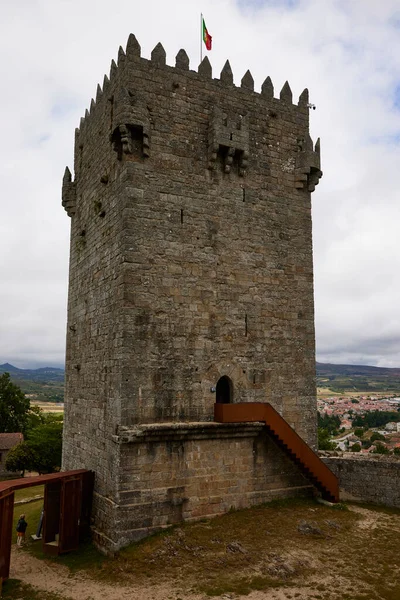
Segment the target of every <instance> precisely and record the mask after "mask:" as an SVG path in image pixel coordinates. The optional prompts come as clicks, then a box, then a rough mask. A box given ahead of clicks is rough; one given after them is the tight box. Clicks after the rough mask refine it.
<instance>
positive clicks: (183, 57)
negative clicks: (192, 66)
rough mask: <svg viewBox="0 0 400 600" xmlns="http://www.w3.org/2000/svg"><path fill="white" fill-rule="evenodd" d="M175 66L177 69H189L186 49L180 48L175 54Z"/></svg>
mask: <svg viewBox="0 0 400 600" xmlns="http://www.w3.org/2000/svg"><path fill="white" fill-rule="evenodd" d="M175 66H176V67H177V68H178V69H182V70H183V71H188V70H189V57H188V55H187V54H186V51H185V50H183V49H182V48H181V49H180V50H179V52H178V54H177V55H176V59H175Z"/></svg>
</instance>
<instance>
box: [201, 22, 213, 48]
mask: <svg viewBox="0 0 400 600" xmlns="http://www.w3.org/2000/svg"><path fill="white" fill-rule="evenodd" d="M203 42H204V43H205V45H206V48H207V50H211V43H212V37H211V35H210V34H209V33H208V31H207V27H206V22H205V20H204V19H203Z"/></svg>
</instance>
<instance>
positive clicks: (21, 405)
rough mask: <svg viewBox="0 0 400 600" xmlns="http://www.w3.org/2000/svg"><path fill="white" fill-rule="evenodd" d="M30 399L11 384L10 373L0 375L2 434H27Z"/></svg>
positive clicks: (0, 427) (0, 424) (0, 420)
mask: <svg viewBox="0 0 400 600" xmlns="http://www.w3.org/2000/svg"><path fill="white" fill-rule="evenodd" d="M28 411H29V399H28V398H26V396H25V394H24V393H23V391H22V390H21V388H19V387H18V386H17V385H15V384H14V383H12V382H11V380H10V375H9V373H3V375H0V433H14V432H22V433H25V431H26V425H27V414H28Z"/></svg>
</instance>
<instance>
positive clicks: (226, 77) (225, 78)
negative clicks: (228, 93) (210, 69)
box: [220, 60, 233, 85]
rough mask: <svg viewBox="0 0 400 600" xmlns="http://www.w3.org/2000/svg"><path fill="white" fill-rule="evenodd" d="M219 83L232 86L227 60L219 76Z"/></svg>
mask: <svg viewBox="0 0 400 600" xmlns="http://www.w3.org/2000/svg"><path fill="white" fill-rule="evenodd" d="M220 79H221V83H224V84H225V85H233V73H232V69H231V65H230V64H229V60H227V61H226V63H225V64H224V67H223V69H222V71H221V75H220Z"/></svg>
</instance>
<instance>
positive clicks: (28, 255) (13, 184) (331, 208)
mask: <svg viewBox="0 0 400 600" xmlns="http://www.w3.org/2000/svg"><path fill="white" fill-rule="evenodd" d="M201 11H202V12H203V13H204V15H205V19H206V23H207V27H208V29H209V31H210V33H211V35H212V36H213V49H212V51H211V52H210V53H209V58H210V60H211V63H212V65H213V74H214V76H215V77H216V76H218V74H219V73H220V71H221V68H222V66H223V64H224V62H225V60H226V59H227V58H229V60H230V63H231V66H232V70H233V73H234V77H235V82H236V83H238V84H239V85H240V80H241V78H242V76H243V74H244V73H245V71H246V70H247V69H248V68H249V69H250V70H251V72H252V74H253V77H254V79H255V84H256V89H258V90H259V89H260V87H261V84H262V82H263V81H264V79H265V77H266V76H267V75H270V76H271V78H272V80H273V83H274V85H275V95H276V96H279V91H280V89H281V87H282V85H283V84H284V82H285V80H286V79H287V80H288V81H289V82H290V85H291V88H292V91H293V95H294V98H295V99H297V98H298V96H299V95H300V93H301V92H302V90H303V89H304V88H305V87H308V88H309V90H310V101H311V102H313V103H314V104H315V105H316V106H317V109H316V110H315V111H312V112H311V135H312V137H313V138H314V140H315V139H316V138H317V137H318V136H320V137H321V147H322V162H323V164H322V168H323V171H324V176H323V178H322V180H321V183H320V185H319V186H318V188H317V189H316V191H315V192H314V194H313V227H314V263H315V305H316V334H317V357H318V360H320V361H322V362H328V361H329V362H336V363H340V362H345V363H353V364H371V365H378V366H393V367H394V366H396V367H400V302H399V300H400V244H399V237H400V234H399V229H400V202H399V200H398V198H399V184H400V177H399V174H400V3H399V0H379V1H378V0H202V1H201V2H200V1H198V0H175V1H174V2H166V1H165V0H147V1H146V2H143V1H142V0H141V1H138V0H118V2H115V3H113V2H110V0H19V1H18V2H16V1H15V0H2V1H1V7H0V52H1V61H0V65H1V66H0V76H1V82H2V85H1V94H0V131H1V140H2V143H1V145H0V176H1V188H0V190H1V192H0V193H1V217H0V248H1V252H0V364H1V363H3V362H6V361H8V362H11V363H13V364H15V365H16V366H19V367H35V366H44V365H53V366H62V365H63V362H64V349H65V323H66V298H67V278H68V252H69V227H70V221H69V218H68V217H67V215H66V213H65V212H64V210H63V209H62V208H61V198H60V195H61V178H62V175H63V172H64V169H65V166H66V165H69V166H70V167H71V170H72V167H73V140H74V129H75V127H76V126H78V124H79V119H80V117H81V116H82V115H83V114H84V111H85V109H86V108H87V107H88V106H89V104H90V99H91V97H92V96H93V95H94V94H95V92H96V86H97V83H98V82H100V83H101V82H102V81H103V76H104V73H107V74H108V72H109V66H110V61H111V59H112V58H116V55H117V51H118V47H119V45H124V46H125V44H126V41H127V38H128V35H129V33H130V32H133V33H135V35H136V37H137V38H138V40H139V42H140V44H141V46H142V56H144V57H146V58H149V57H150V53H151V51H152V49H153V47H154V46H155V45H156V44H157V43H158V42H159V41H161V42H162V44H163V46H164V48H165V49H166V52H167V62H168V63H169V64H174V58H175V55H176V54H177V52H178V51H179V49H180V48H185V49H186V51H187V53H188V55H189V57H190V60H191V68H194V69H196V68H197V65H198V63H199V53H200V48H199V46H200V43H199V29H200V16H199V15H200V12H201Z"/></svg>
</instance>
